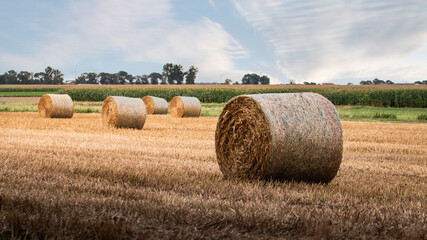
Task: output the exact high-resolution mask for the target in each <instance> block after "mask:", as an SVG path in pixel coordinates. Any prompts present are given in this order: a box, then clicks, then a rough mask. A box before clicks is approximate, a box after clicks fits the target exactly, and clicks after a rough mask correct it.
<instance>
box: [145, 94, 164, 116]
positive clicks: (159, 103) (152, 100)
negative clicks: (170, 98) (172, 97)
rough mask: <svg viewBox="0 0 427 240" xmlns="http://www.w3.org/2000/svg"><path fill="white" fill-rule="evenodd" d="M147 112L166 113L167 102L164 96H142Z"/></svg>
mask: <svg viewBox="0 0 427 240" xmlns="http://www.w3.org/2000/svg"><path fill="white" fill-rule="evenodd" d="M142 101H144V103H145V107H146V109H147V114H168V102H167V101H166V100H165V99H164V98H158V97H153V96H145V97H143V98H142Z"/></svg>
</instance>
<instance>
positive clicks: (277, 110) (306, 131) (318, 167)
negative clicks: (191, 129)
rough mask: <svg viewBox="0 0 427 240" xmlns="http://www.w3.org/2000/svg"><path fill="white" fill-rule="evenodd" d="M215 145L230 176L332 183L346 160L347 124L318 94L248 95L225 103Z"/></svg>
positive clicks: (225, 171) (226, 173) (221, 165)
mask: <svg viewBox="0 0 427 240" xmlns="http://www.w3.org/2000/svg"><path fill="white" fill-rule="evenodd" d="M215 148H216V155H217V160H218V164H219V167H220V170H221V171H222V173H223V174H224V176H225V177H226V178H240V179H266V180H268V179H277V180H295V181H306V182H324V183H327V182H330V181H331V180H332V179H333V178H334V177H335V175H336V174H337V172H338V169H339V167H340V164H341V159H342V152H343V138H342V126H341V121H340V119H339V116H338V113H337V111H336V109H335V106H334V105H333V104H332V103H331V102H330V101H329V100H327V99H326V98H324V97H323V96H321V95H319V94H316V93H282V94H257V95H243V96H238V97H235V98H233V99H231V100H230V101H229V102H228V103H227V104H226V106H225V107H224V110H223V111H222V113H221V115H220V117H219V120H218V124H217V128H216V132H215Z"/></svg>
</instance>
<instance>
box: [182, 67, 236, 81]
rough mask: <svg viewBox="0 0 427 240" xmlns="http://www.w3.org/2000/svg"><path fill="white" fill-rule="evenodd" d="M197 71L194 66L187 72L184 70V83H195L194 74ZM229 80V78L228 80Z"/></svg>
mask: <svg viewBox="0 0 427 240" xmlns="http://www.w3.org/2000/svg"><path fill="white" fill-rule="evenodd" d="M198 72H199V69H197V68H196V67H194V66H191V67H190V68H189V69H188V71H187V72H185V84H195V82H196V74H197V73H198ZM230 81H231V80H230Z"/></svg>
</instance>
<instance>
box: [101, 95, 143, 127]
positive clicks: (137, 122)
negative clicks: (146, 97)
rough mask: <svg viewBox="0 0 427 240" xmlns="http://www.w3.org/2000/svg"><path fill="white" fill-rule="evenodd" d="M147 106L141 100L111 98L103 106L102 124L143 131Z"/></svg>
mask: <svg viewBox="0 0 427 240" xmlns="http://www.w3.org/2000/svg"><path fill="white" fill-rule="evenodd" d="M145 115H146V110H145V104H144V102H143V101H142V99H140V98H129V97H116V96H110V97H107V98H106V99H105V100H104V103H103V104H102V123H103V124H104V125H105V126H109V127H116V128H137V129H142V127H143V126H144V123H145Z"/></svg>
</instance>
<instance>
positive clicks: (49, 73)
mask: <svg viewBox="0 0 427 240" xmlns="http://www.w3.org/2000/svg"><path fill="white" fill-rule="evenodd" d="M53 71H54V69H53V68H51V67H49V66H48V67H46V68H45V69H44V75H43V78H44V79H43V82H44V84H53Z"/></svg>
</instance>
